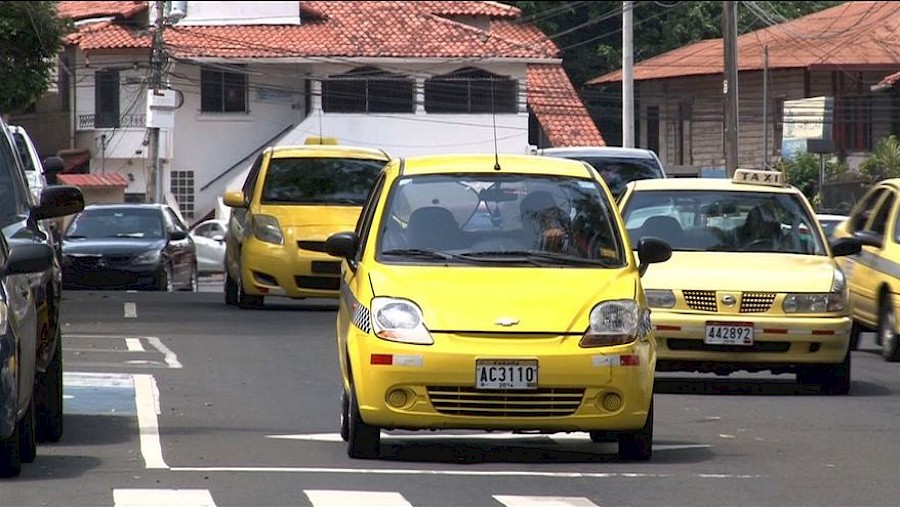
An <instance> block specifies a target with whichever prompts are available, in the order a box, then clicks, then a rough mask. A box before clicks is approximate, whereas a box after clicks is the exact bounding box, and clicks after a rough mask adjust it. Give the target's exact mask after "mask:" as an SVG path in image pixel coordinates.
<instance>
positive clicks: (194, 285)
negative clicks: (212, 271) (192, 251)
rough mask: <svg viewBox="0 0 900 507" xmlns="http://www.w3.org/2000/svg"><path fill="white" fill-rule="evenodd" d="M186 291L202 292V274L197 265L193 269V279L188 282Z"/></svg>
mask: <svg viewBox="0 0 900 507" xmlns="http://www.w3.org/2000/svg"><path fill="white" fill-rule="evenodd" d="M184 290H185V291H187V292H200V272H199V270H198V269H197V264H194V265H193V266H192V267H191V278H190V280H188V284H187V286H186V287H185V288H184Z"/></svg>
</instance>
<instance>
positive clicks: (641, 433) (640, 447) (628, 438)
mask: <svg viewBox="0 0 900 507" xmlns="http://www.w3.org/2000/svg"><path fill="white" fill-rule="evenodd" d="M652 453H653V398H650V408H649V409H648V410H647V421H646V422H645V423H644V427H643V428H641V429H639V430H637V431H634V432H626V433H620V434H619V459H620V460H623V461H647V460H649V459H650V456H651V454H652Z"/></svg>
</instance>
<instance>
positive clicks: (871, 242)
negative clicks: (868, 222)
mask: <svg viewBox="0 0 900 507" xmlns="http://www.w3.org/2000/svg"><path fill="white" fill-rule="evenodd" d="M853 237H854V238H856V239H857V240H859V242H860V243H862V244H863V245H865V246H874V247H875V248H879V249H880V248H884V239H882V237H881V236H877V235H876V234H874V233H872V232H869V231H857V232H854V233H853Z"/></svg>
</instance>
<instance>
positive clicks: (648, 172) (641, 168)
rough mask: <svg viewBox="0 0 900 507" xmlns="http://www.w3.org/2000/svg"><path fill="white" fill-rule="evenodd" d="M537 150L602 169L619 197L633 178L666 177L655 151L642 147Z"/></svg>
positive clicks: (575, 147) (609, 184)
mask: <svg viewBox="0 0 900 507" xmlns="http://www.w3.org/2000/svg"><path fill="white" fill-rule="evenodd" d="M537 154H538V155H543V156H545V157H559V158H570V159H574V160H581V161H582V162H587V163H588V164H590V165H591V166H592V167H593V168H594V169H596V170H597V172H598V173H600V176H601V177H603V180H604V181H605V182H606V185H607V186H608V187H609V191H610V192H612V194H613V197H615V198H616V199H618V198H619V196H620V195H622V192H624V191H625V185H627V184H628V182H630V181H634V180H647V179H658V178H665V177H666V172H665V170H664V169H663V166H662V163H661V162H660V161H659V157H657V156H656V153H654V152H653V151H652V150H647V149H643V148H622V147H618V146H569V147H563V148H544V149H542V150H538V153H537Z"/></svg>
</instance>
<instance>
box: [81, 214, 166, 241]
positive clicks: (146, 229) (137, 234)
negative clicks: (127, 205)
mask: <svg viewBox="0 0 900 507" xmlns="http://www.w3.org/2000/svg"><path fill="white" fill-rule="evenodd" d="M164 230H165V227H164V224H163V218H162V214H161V213H160V212H159V210H155V209H122V208H117V209H92V210H84V211H82V212H81V213H80V214H79V215H78V216H77V217H75V219H74V220H72V223H71V224H69V228H68V229H67V230H66V235H65V237H66V238H68V239H83V238H153V239H162V238H163V237H164V235H163V231H164Z"/></svg>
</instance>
